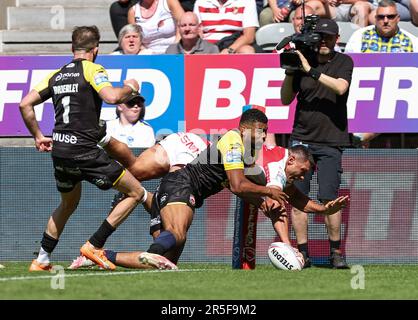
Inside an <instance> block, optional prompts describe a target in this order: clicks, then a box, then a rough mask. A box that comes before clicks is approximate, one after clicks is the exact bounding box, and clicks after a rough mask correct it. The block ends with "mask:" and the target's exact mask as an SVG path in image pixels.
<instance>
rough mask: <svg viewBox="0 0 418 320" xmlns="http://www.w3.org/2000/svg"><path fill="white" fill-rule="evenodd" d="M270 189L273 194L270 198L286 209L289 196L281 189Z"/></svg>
mask: <svg viewBox="0 0 418 320" xmlns="http://www.w3.org/2000/svg"><path fill="white" fill-rule="evenodd" d="M269 189H270V192H271V196H270V198H272V199H273V200H276V201H277V202H278V203H279V205H280V206H281V207H283V208H285V206H286V203H287V199H289V196H288V195H287V194H286V193H284V192H283V191H281V190H279V189H276V188H269Z"/></svg>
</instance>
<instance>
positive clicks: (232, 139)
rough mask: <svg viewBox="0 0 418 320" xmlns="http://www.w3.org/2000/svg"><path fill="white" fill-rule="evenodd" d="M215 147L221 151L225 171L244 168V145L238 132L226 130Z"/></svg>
mask: <svg viewBox="0 0 418 320" xmlns="http://www.w3.org/2000/svg"><path fill="white" fill-rule="evenodd" d="M217 148H218V150H219V152H220V153H221V157H222V163H223V165H224V168H225V171H228V170H234V169H244V158H243V157H244V156H243V155H244V145H243V143H242V139H241V136H240V134H239V133H238V132H235V131H228V132H227V133H225V135H224V136H223V137H222V138H221V139H220V140H219V142H218V144H217Z"/></svg>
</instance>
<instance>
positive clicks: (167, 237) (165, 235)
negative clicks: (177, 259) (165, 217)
mask: <svg viewBox="0 0 418 320" xmlns="http://www.w3.org/2000/svg"><path fill="white" fill-rule="evenodd" d="M175 245H176V238H175V237H174V236H173V234H172V233H171V232H170V231H163V232H161V233H160V235H159V236H158V237H157V238H156V239H155V240H154V243H153V244H152V245H151V246H150V247H149V249H148V252H149V253H156V254H159V255H163V254H164V253H166V252H167V251H169V250H170V249H172V248H173V247H174V246H175Z"/></svg>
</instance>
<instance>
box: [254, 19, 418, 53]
mask: <svg viewBox="0 0 418 320" xmlns="http://www.w3.org/2000/svg"><path fill="white" fill-rule="evenodd" d="M337 23H338V27H339V28H340V41H339V43H338V45H339V46H340V48H341V49H342V51H344V48H345V45H346V43H347V41H348V39H350V36H351V35H352V33H353V32H354V31H356V30H357V29H359V28H360V27H359V26H358V25H356V24H354V23H351V22H342V21H337ZM399 26H400V27H401V28H402V29H404V30H406V31H409V32H411V33H412V34H413V35H415V36H417V37H418V27H416V26H414V25H413V24H412V23H411V22H407V21H401V22H399ZM294 32H295V31H294V29H293V25H292V24H291V23H283V22H282V23H272V24H268V25H265V26H263V27H261V28H260V29H258V30H257V32H256V35H255V38H256V41H257V44H258V45H259V46H260V47H261V48H262V49H263V50H264V51H266V52H271V51H272V50H273V49H274V47H275V46H276V44H277V43H279V42H280V41H281V40H282V39H283V38H284V37H287V36H290V35H292V34H293V33H294Z"/></svg>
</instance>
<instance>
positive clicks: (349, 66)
mask: <svg viewBox="0 0 418 320" xmlns="http://www.w3.org/2000/svg"><path fill="white" fill-rule="evenodd" d="M344 58H345V59H344V62H343V63H342V64H341V67H340V68H338V75H337V78H341V79H344V80H347V82H348V83H351V77H352V75H353V69H354V62H353V59H352V58H351V57H350V56H348V55H344Z"/></svg>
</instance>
